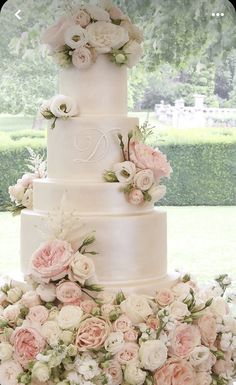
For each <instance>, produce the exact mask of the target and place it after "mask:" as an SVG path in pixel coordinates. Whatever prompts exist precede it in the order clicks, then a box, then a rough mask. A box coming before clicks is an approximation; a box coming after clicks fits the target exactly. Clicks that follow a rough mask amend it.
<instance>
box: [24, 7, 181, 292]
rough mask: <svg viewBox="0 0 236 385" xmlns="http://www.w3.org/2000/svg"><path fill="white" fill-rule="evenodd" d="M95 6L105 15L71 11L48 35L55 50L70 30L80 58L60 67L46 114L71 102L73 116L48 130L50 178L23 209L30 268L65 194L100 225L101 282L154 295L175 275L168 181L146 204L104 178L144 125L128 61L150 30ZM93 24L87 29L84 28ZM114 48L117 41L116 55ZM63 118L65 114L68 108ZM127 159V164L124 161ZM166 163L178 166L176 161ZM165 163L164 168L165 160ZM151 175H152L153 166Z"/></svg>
mask: <svg viewBox="0 0 236 385" xmlns="http://www.w3.org/2000/svg"><path fill="white" fill-rule="evenodd" d="M88 9H89V10H90V11H91V9H92V10H93V12H94V17H95V18H96V19H99V21H96V22H92V23H91V19H90V17H89V18H88V17H87V16H88V13H87V14H85V12H84V13H80V16H78V15H77V20H75V19H73V18H72V17H69V16H68V17H67V18H64V19H60V21H59V23H58V24H57V26H54V27H52V29H50V30H48V31H47V32H46V33H45V34H44V36H43V41H44V42H47V43H48V44H50V46H51V50H52V51H53V49H55V48H54V47H55V46H57V45H58V44H60V34H61V33H62V31H64V29H66V28H67V32H66V36H67V40H66V41H67V44H68V46H66V47H69V48H65V49H68V50H71V51H70V52H69V53H71V55H70V56H69V55H68V56H69V59H68V60H70V58H71V57H72V63H69V64H68V63H67V66H65V67H64V68H62V69H61V70H60V73H59V96H57V97H55V98H54V101H51V107H50V105H49V104H47V103H46V106H45V105H44V106H43V108H42V110H43V111H42V112H43V114H44V116H45V114H47V113H48V111H49V117H51V115H50V111H51V110H53V108H54V109H55V107H52V104H53V103H54V104H56V107H57V108H58V109H59V110H60V108H62V109H63V106H66V104H67V103H68V100H69V101H70V102H71V103H72V105H71V108H72V110H71V111H70V113H69V115H70V118H68V119H66V120H65V119H60V118H59V119H58V120H57V121H56V123H55V127H54V129H51V127H49V128H48V135H47V142H48V143H47V144H48V145H47V167H48V177H47V178H46V179H36V180H34V182H33V210H23V211H22V214H21V262H22V269H23V272H24V273H26V272H27V269H28V267H29V261H30V258H31V255H32V253H33V252H34V251H35V250H36V249H37V248H38V247H39V245H40V244H41V243H42V241H43V240H44V239H43V233H45V231H43V230H42V229H43V227H45V224H46V222H47V218H48V216H49V215H53V214H55V213H57V211H58V210H59V208H60V205H61V204H62V200H63V206H64V210H65V211H67V212H70V213H71V214H72V215H73V216H75V215H77V217H78V218H80V221H81V224H82V225H83V230H84V231H86V229H87V231H89V230H91V229H92V230H95V235H96V247H97V252H98V254H97V255H96V257H95V258H94V262H95V266H96V272H97V277H98V280H99V282H100V283H101V284H102V285H103V286H105V287H110V288H122V289H123V290H124V291H126V290H135V291H141V292H149V293H151V292H152V291H153V290H154V288H157V287H160V286H163V285H165V286H166V285H167V286H168V285H169V284H171V283H173V279H174V276H173V275H171V276H169V275H167V224H166V212H165V211H164V210H161V209H158V210H155V209H154V203H155V198H156V199H157V198H160V197H161V196H162V195H163V192H164V191H163V189H164V186H159V190H158V189H157V190H156V191H155V194H154V193H153V194H152V196H151V197H150V199H149V201H145V202H141V203H140V204H139V199H140V198H137V197H136V195H135V193H133V199H138V202H135V203H137V204H132V203H130V200H128V199H126V197H125V196H124V194H123V193H122V191H121V190H122V186H123V187H124V186H125V185H126V184H127V181H125V180H124V182H123V183H119V181H116V182H114V183H107V182H106V181H105V180H104V172H105V171H106V170H112V169H113V168H114V167H116V166H115V165H117V164H118V163H119V162H121V151H120V147H119V140H118V135H122V137H123V138H125V137H128V134H129V133H130V132H131V131H133V130H135V129H136V128H137V127H139V120H138V118H133V117H132V118H131V117H127V65H128V66H132V65H134V64H135V63H136V62H137V61H138V59H139V57H140V55H141V52H142V51H141V38H142V34H141V32H140V31H139V30H138V28H137V27H136V26H134V25H133V24H131V22H130V20H129V19H128V18H127V17H125V16H124V15H123V16H122V15H120V14H119V15H117V16H116V15H115V16H116V17H119V18H121V19H123V21H121V22H120V25H116V24H113V23H111V22H107V21H106V18H107V15H106V14H107V12H106V11H104V10H103V11H102V9H101V8H100V9H99V8H88ZM113 17H114V16H113ZM91 18H92V17H91ZM81 20H82V21H81ZM92 20H93V18H92ZM75 22H77V24H75ZM79 23H80V24H79ZM87 23H88V25H87V26H86V29H84V28H82V27H81V24H82V25H83V26H84V25H85V24H87ZM122 23H123V24H122ZM122 25H123V27H122ZM95 27H96V28H95ZM68 31H69V32H68ZM85 32H86V33H85ZM134 38H136V40H135V39H134ZM55 39H57V40H56V41H55ZM131 39H134V40H131ZM82 44H83V47H82V48H81V45H82ZM86 44H87V46H86ZM92 44H93V47H92V48H91V45H92ZM109 44H110V46H109V47H107V46H108V45H109ZM85 46H86V47H88V46H89V47H90V48H85ZM122 46H123V48H122V49H121V47H122ZM95 47H99V48H97V54H96V57H94V55H95V54H94V51H93V52H92V49H93V50H94V49H95ZM111 47H116V48H114V49H113V51H112V52H113V56H111V53H110V51H111ZM57 50H58V47H57ZM107 50H110V51H108V53H103V52H106V51H107ZM77 51H78V53H77ZM81 51H82V52H81ZM84 51H85V52H84ZM91 52H92V53H91ZM52 54H53V53H52ZM76 55H77V56H76ZM79 55H80V56H79ZM92 55H93V57H92ZM111 59H113V60H111ZM60 60H62V59H60ZM114 61H115V62H114ZM60 106H62V107H60ZM50 108H51V110H50ZM45 111H46V113H45ZM57 112H58V111H57ZM56 115H57V114H56V112H55V115H54V116H55V117H56ZM64 115H65V114H64ZM74 115H77V116H74ZM58 116H59V117H60V116H63V111H62V115H61V111H59V115H58ZM46 117H47V116H46ZM133 142H134V140H133ZM153 151H154V150H153ZM156 154H158V153H157V152H156ZM159 154H160V152H159ZM154 155H155V152H154ZM144 156H145V155H144ZM150 158H151V157H150ZM126 163H127V159H126ZM126 163H125V162H124V164H126ZM120 165H121V167H123V166H122V162H121V163H120ZM128 166H129V165H128ZM166 166H167V167H169V171H168V172H170V166H169V165H168V163H166ZM149 167H152V165H147V166H145V167H141V168H140V170H142V169H144V170H145V171H146V174H147V169H149ZM155 167H156V166H155ZM158 167H159V168H161V167H162V159H160V160H159V165H157V168H158ZM137 169H139V168H137ZM126 171H127V170H126ZM149 172H151V171H150V170H149ZM168 175H169V173H168ZM140 177H141V178H142V175H140ZM143 177H144V180H145V177H146V175H145V172H144V176H143ZM141 183H142V182H141ZM153 184H154V180H152V181H151V185H153ZM139 191H140V190H139ZM145 191H147V189H146V190H145ZM160 194H161V195H160ZM157 195H158V197H157Z"/></svg>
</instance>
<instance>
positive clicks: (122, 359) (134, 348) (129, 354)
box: [116, 342, 139, 365]
mask: <svg viewBox="0 0 236 385" xmlns="http://www.w3.org/2000/svg"><path fill="white" fill-rule="evenodd" d="M138 352H139V346H138V344H136V343H134V342H126V343H125V344H124V345H123V347H122V349H121V350H120V351H119V352H118V353H117V354H116V359H117V361H118V362H119V363H120V364H121V365H125V364H128V363H130V362H134V361H136V360H137V358H138Z"/></svg>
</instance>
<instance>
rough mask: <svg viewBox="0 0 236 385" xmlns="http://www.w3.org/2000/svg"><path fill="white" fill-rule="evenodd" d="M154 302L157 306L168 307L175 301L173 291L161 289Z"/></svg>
mask: <svg viewBox="0 0 236 385" xmlns="http://www.w3.org/2000/svg"><path fill="white" fill-rule="evenodd" d="M155 300H156V302H157V303H158V305H160V306H162V307H165V306H168V305H170V304H171V303H172V302H173V301H174V300H175V296H174V293H173V291H171V290H170V289H161V290H159V291H158V292H157V295H156V298H155Z"/></svg>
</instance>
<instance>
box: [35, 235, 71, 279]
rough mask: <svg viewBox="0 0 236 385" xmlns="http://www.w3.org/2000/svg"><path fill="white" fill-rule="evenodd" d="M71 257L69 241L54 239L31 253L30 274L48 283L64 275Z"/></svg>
mask: <svg viewBox="0 0 236 385" xmlns="http://www.w3.org/2000/svg"><path fill="white" fill-rule="evenodd" d="M72 257H73V249H72V247H71V245H70V243H68V242H66V241H62V240H60V239H55V240H53V241H49V242H47V243H45V244H43V245H42V246H40V247H39V249H38V250H36V251H35V252H34V253H33V256H32V261H31V267H32V274H33V275H35V276H36V277H38V278H39V279H40V280H41V281H43V282H46V283H48V282H49V281H50V280H52V281H56V280H58V279H61V278H63V277H65V275H66V274H67V273H68V269H69V264H70V262H71V260H72Z"/></svg>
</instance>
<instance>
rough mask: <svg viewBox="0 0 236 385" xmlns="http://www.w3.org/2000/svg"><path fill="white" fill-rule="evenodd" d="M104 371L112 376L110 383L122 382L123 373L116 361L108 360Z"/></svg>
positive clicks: (117, 384) (118, 384) (115, 384)
mask: <svg viewBox="0 0 236 385" xmlns="http://www.w3.org/2000/svg"><path fill="white" fill-rule="evenodd" d="M105 373H106V374H109V375H110V376H111V377H112V385H120V384H121V383H122V380H123V373H122V368H121V365H120V363H119V362H118V361H116V360H111V361H108V366H107V367H106V369H105Z"/></svg>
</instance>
